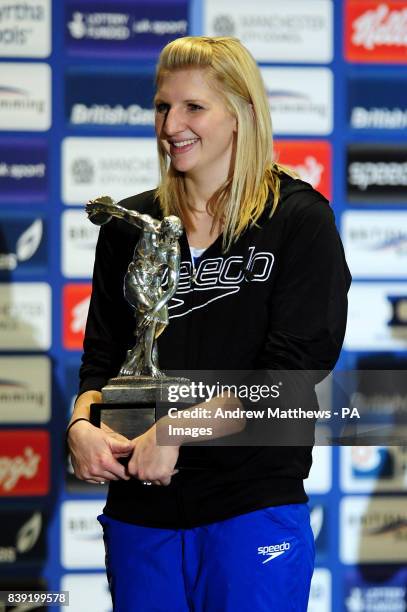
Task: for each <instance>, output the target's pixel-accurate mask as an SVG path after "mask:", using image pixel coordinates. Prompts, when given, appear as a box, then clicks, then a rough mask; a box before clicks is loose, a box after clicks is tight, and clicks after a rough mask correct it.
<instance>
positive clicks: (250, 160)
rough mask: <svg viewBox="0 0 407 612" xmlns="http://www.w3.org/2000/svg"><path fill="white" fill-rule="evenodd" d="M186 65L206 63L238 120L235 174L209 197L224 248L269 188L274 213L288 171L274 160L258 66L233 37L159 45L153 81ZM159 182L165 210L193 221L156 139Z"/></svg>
mask: <svg viewBox="0 0 407 612" xmlns="http://www.w3.org/2000/svg"><path fill="white" fill-rule="evenodd" d="M186 68H201V69H205V71H206V73H207V75H208V76H209V78H210V79H211V81H212V83H213V84H214V85H215V87H216V88H217V89H218V90H219V93H220V94H221V95H222V96H223V97H224V100H225V104H226V107H227V108H228V110H229V112H230V113H231V114H232V115H233V116H234V117H235V119H236V120H237V137H236V152H235V159H234V168H233V174H232V176H230V177H229V178H228V179H227V180H226V181H225V183H224V184H223V185H222V186H221V187H220V188H219V189H218V190H217V191H216V192H215V193H214V194H213V196H212V197H211V199H210V200H209V202H208V203H207V209H208V211H209V212H210V213H211V214H212V215H213V217H214V220H213V224H214V225H215V224H216V223H221V225H222V229H223V250H224V251H227V250H228V249H229V248H230V246H231V244H232V243H233V242H234V241H235V240H237V239H238V237H239V236H240V235H241V233H242V232H243V231H244V230H245V229H246V227H247V226H249V225H252V224H254V223H256V221H257V220H258V219H259V217H260V215H261V214H262V213H263V211H264V209H265V207H266V203H267V200H268V194H269V192H271V193H272V194H273V204H272V207H271V213H270V214H273V213H274V211H275V209H276V206H277V204H278V200H279V197H280V174H281V172H286V173H288V174H293V173H291V172H290V171H289V170H288V169H287V168H284V167H283V166H280V165H279V164H277V163H275V162H273V137H272V127H271V117H270V109H269V103H268V99H267V95H266V91H265V87H264V83H263V80H262V77H261V74H260V70H259V69H258V66H257V64H256V62H255V60H254V59H253V57H252V56H251V54H250V53H249V51H248V50H247V49H246V48H245V47H244V46H243V45H242V44H241V42H240V41H239V40H238V39H237V38H230V37H206V36H186V37H184V38H178V39H176V40H174V41H173V42H171V43H169V44H168V45H166V46H165V47H164V49H163V50H162V52H161V54H160V57H159V60H158V65H157V71H156V84H157V87H158V86H159V84H160V80H161V79H162V78H163V76H165V74H167V73H168V72H172V71H175V70H180V69H186ZM158 153H159V161H160V184H159V186H158V188H157V192H156V195H157V197H158V198H159V200H160V204H161V207H162V210H163V213H164V215H170V214H174V215H178V216H179V217H180V218H181V219H182V221H183V223H184V225H185V226H186V228H187V229H188V228H191V227H193V223H192V219H191V216H190V213H189V210H188V206H187V194H186V190H185V184H184V180H183V174H182V173H181V172H178V171H176V170H175V169H174V168H173V167H172V165H171V164H170V163H169V159H168V156H167V153H166V152H165V150H164V148H163V146H162V145H161V144H160V142H159V141H158Z"/></svg>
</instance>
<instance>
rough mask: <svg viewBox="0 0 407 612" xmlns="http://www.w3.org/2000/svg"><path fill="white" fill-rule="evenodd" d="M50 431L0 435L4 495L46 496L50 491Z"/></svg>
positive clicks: (0, 482)
mask: <svg viewBox="0 0 407 612" xmlns="http://www.w3.org/2000/svg"><path fill="white" fill-rule="evenodd" d="M48 435H49V434H48V432H47V431H39V430H29V429H24V430H23V429H21V430H2V431H0V442H1V443H0V495H1V496H3V497H4V496H18V495H24V496H28V495H46V494H47V493H48V491H49V437H48Z"/></svg>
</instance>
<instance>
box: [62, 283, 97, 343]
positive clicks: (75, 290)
mask: <svg viewBox="0 0 407 612" xmlns="http://www.w3.org/2000/svg"><path fill="white" fill-rule="evenodd" d="M91 291H92V285H91V283H86V284H70V285H66V286H65V287H64V290H63V308H64V316H63V321H64V323H63V329H64V337H63V343H64V347H65V348H66V349H68V350H82V348H83V336H84V333H85V326H86V320H87V316H88V310H89V304H90V295H91Z"/></svg>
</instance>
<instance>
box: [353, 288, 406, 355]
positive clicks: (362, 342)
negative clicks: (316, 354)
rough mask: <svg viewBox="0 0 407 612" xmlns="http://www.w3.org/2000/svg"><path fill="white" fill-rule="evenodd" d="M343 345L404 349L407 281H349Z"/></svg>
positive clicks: (381, 349) (372, 348)
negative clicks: (350, 283)
mask: <svg viewBox="0 0 407 612" xmlns="http://www.w3.org/2000/svg"><path fill="white" fill-rule="evenodd" d="M344 347H345V348H346V349H348V350H351V351H387V350H389V351H391V350H407V283H362V282H354V283H353V284H352V286H351V288H350V291H349V310H348V325H347V329H346V336H345V342H344Z"/></svg>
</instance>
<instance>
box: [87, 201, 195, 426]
mask: <svg viewBox="0 0 407 612" xmlns="http://www.w3.org/2000/svg"><path fill="white" fill-rule="evenodd" d="M86 212H87V213H88V217H89V219H90V221H92V223H94V224H95V225H104V224H105V223H108V222H109V221H110V220H111V219H112V217H117V218H119V219H123V220H124V221H126V222H127V223H130V224H131V225H134V226H135V227H137V228H138V229H139V230H140V237H139V239H138V242H137V244H136V246H135V249H134V254H133V258H132V260H131V261H130V263H129V267H128V269H127V272H126V275H125V278H124V296H125V298H126V300H127V301H128V302H129V304H130V305H131V306H132V307H133V308H134V315H135V320H136V323H135V333H134V335H135V338H136V342H135V345H134V347H133V348H131V349H130V350H129V351H127V356H126V359H125V361H124V363H123V365H122V366H121V368H120V371H119V373H118V376H117V377H115V378H111V379H110V380H109V381H108V384H107V386H105V387H104V388H103V389H102V404H93V405H92V406H93V411H92V409H91V420H92V422H94V421H95V422H96V424H99V425H100V420H103V423H105V424H106V425H108V426H110V427H111V428H112V429H114V430H115V431H119V433H122V434H124V435H128V437H130V436H129V434H130V435H132V436H134V434H135V435H137V434H138V433H139V432H140V426H139V425H140V423H138V422H136V421H140V417H143V418H141V420H142V421H143V420H144V425H145V426H144V427H143V426H142V425H141V429H144V430H145V429H146V428H148V426H151V424H152V423H153V422H154V420H155V400H156V398H157V393H158V394H160V393H162V392H163V390H164V389H165V387H166V386H168V385H170V384H171V385H174V384H182V383H185V382H188V380H187V379H185V378H174V377H169V376H167V375H166V374H165V373H164V372H162V371H161V370H160V368H159V364H158V350H157V338H158V336H159V335H160V334H162V332H163V331H164V330H165V328H166V327H167V325H168V302H169V301H170V300H171V298H172V296H173V295H174V294H175V292H176V290H177V285H178V280H179V267H180V248H179V244H178V239H179V237H180V236H181V234H182V232H183V227H182V223H181V221H180V219H179V218H178V217H176V216H173V215H171V216H168V217H164V218H163V219H162V220H161V221H158V220H157V219H153V218H152V217H151V216H150V215H147V214H141V213H139V212H137V211H135V210H130V209H127V208H124V207H123V206H120V205H119V204H116V203H115V202H114V200H113V199H112V198H111V197H110V196H101V197H98V198H96V199H95V200H90V201H89V202H88V203H87V205H86ZM112 404H116V405H117V407H116V408H114V409H113V406H112ZM123 404H126V408H127V410H125V409H123V407H122V405H123ZM106 405H107V406H108V409H106ZM119 405H120V407H119ZM130 405H132V408H137V409H138V411H137V417H138V418H135V416H136V415H135V414H134V411H133V410H131V411H130V413H129V408H130ZM153 408H154V411H153V412H154V414H153V412H152V409H153ZM143 410H144V413H143V412H142V411H143ZM146 411H147V412H146ZM110 413H112V414H110ZM113 413H114V415H113ZM95 414H96V417H95ZM109 414H110V416H109ZM143 414H144V416H143ZM92 415H93V416H92ZM113 416H114V419H113V420H114V423H113V424H112V417H113ZM144 417H147V420H146V418H144ZM118 419H119V421H120V422H118Z"/></svg>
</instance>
